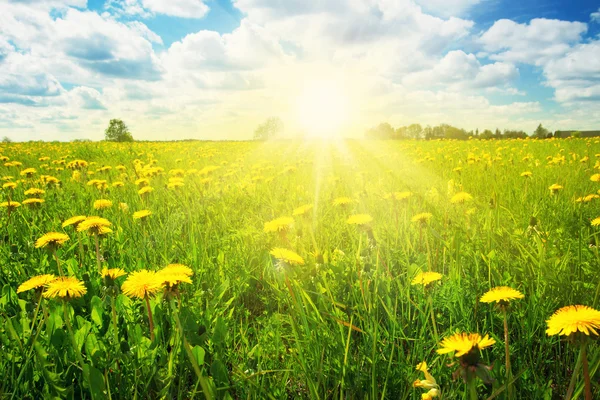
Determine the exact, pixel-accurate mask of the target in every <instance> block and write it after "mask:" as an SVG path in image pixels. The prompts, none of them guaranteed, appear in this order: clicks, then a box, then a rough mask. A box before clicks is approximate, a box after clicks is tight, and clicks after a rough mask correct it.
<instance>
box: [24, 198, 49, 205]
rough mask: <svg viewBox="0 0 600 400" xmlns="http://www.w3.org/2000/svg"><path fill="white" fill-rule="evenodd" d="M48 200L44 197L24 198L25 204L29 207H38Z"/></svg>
mask: <svg viewBox="0 0 600 400" xmlns="http://www.w3.org/2000/svg"><path fill="white" fill-rule="evenodd" d="M45 201H46V200H44V199H38V198H35V197H34V198H30V199H25V200H23V205H26V206H29V207H36V206H39V205H40V204H42V203H44V202H45Z"/></svg>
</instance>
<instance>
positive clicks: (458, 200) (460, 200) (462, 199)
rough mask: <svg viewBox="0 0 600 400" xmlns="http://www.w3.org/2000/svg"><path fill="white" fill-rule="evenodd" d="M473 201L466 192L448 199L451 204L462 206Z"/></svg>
mask: <svg viewBox="0 0 600 400" xmlns="http://www.w3.org/2000/svg"><path fill="white" fill-rule="evenodd" d="M471 200H473V196H471V195H470V194H469V193H467V192H458V193H456V194H455V195H454V196H452V198H451V199H450V203H452V204H464V203H467V202H469V201H471Z"/></svg>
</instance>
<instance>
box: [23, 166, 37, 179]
mask: <svg viewBox="0 0 600 400" xmlns="http://www.w3.org/2000/svg"><path fill="white" fill-rule="evenodd" d="M36 173H37V171H36V169H35V168H25V169H24V170H23V171H21V174H20V175H21V176H24V177H26V178H31V177H33V175H35V174H36Z"/></svg>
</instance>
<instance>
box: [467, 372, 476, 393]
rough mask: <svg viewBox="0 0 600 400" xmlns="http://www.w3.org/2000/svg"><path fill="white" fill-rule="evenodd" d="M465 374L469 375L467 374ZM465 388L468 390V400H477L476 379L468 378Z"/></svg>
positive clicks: (473, 377)
mask: <svg viewBox="0 0 600 400" xmlns="http://www.w3.org/2000/svg"><path fill="white" fill-rule="evenodd" d="M467 374H469V373H468V372H467ZM469 375H471V374H469ZM467 386H468V388H469V400H477V379H475V376H472V375H471V376H468V378H467Z"/></svg>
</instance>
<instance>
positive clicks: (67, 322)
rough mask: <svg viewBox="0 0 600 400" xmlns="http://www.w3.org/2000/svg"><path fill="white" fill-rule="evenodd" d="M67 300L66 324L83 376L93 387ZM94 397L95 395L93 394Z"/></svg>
mask: <svg viewBox="0 0 600 400" xmlns="http://www.w3.org/2000/svg"><path fill="white" fill-rule="evenodd" d="M67 307H68V306H67V302H66V301H65V302H63V314H64V317H65V324H66V325H67V330H68V331H69V337H70V338H71V344H72V345H73V351H74V352H75V356H77V361H78V362H79V366H80V367H81V370H82V372H83V378H84V379H85V381H86V382H87V384H88V386H89V387H90V388H91V387H92V386H91V382H90V377H89V374H88V372H86V371H87V370H86V369H85V364H84V362H83V357H82V356H81V351H80V350H79V349H78V348H77V342H76V341H75V334H74V333H73V327H72V326H71V319H70V317H69V311H68V308H67ZM92 397H93V395H92Z"/></svg>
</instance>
